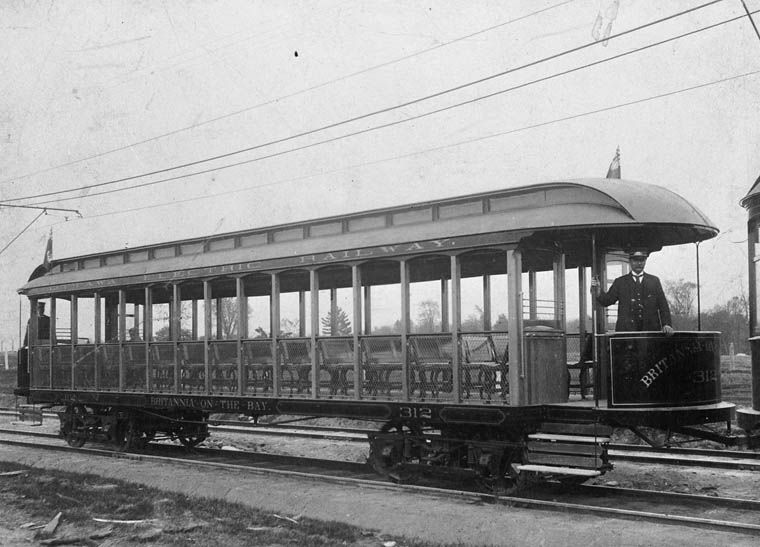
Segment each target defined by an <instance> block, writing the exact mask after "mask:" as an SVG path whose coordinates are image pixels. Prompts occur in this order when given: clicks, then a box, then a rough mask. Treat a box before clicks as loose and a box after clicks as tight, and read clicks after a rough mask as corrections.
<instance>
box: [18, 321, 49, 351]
mask: <svg viewBox="0 0 760 547" xmlns="http://www.w3.org/2000/svg"><path fill="white" fill-rule="evenodd" d="M49 339H50V317H48V316H47V315H39V316H37V340H49ZM28 343H29V321H27V322H26V334H24V343H23V344H22V346H23V347H26V346H27V345H28Z"/></svg>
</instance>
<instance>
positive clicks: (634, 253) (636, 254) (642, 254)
mask: <svg viewBox="0 0 760 547" xmlns="http://www.w3.org/2000/svg"><path fill="white" fill-rule="evenodd" d="M647 257H649V251H647V250H646V249H632V250H631V252H629V253H628V258H647Z"/></svg>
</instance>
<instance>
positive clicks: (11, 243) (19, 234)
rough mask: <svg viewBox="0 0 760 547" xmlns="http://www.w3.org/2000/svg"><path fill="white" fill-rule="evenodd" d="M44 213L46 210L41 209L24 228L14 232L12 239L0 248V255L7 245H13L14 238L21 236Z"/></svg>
mask: <svg viewBox="0 0 760 547" xmlns="http://www.w3.org/2000/svg"><path fill="white" fill-rule="evenodd" d="M45 214H47V210H42V211H40V214H38V215H37V216H36V217H34V220H32V221H31V222H30V223H29V224H27V225H26V226H25V227H24V229H23V230H21V231H20V232H19V233H17V234H16V235H15V236H14V237H13V239H11V240H10V241H9V242H8V243H7V244H6V245H5V247H3V248H2V249H0V255H1V254H3V253H4V252H5V250H6V249H7V248H8V247H10V246H11V245H13V242H14V241H16V240H17V239H18V238H19V237H21V234H23V233H24V232H26V231H27V230H28V229H29V228H30V227H31V225H32V224H34V223H35V222H37V220H39V218H40V217H41V216H42V215H45Z"/></svg>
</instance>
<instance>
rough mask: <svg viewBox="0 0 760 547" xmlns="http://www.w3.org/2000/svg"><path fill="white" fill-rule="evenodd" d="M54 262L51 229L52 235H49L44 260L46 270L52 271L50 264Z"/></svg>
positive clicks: (51, 230)
mask: <svg viewBox="0 0 760 547" xmlns="http://www.w3.org/2000/svg"><path fill="white" fill-rule="evenodd" d="M52 261H53V229H52V228H50V235H48V240H47V245H45V257H44V258H43V260H42V265H43V266H44V267H45V269H46V270H49V269H50V263H51V262H52Z"/></svg>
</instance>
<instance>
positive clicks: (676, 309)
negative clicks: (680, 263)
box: [665, 279, 697, 330]
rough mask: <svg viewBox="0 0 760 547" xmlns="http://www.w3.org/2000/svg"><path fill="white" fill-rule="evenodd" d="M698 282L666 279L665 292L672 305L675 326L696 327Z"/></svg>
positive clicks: (682, 327)
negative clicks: (695, 304) (695, 302)
mask: <svg viewBox="0 0 760 547" xmlns="http://www.w3.org/2000/svg"><path fill="white" fill-rule="evenodd" d="M696 291H697V284H696V283H693V282H691V281H684V280H683V279H679V280H678V281H665V293H666V294H667V298H668V304H669V306H670V315H671V318H672V321H673V326H674V327H675V328H677V329H680V330H691V329H694V328H696V324H697V320H696V317H695V315H694V300H695V299H696Z"/></svg>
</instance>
